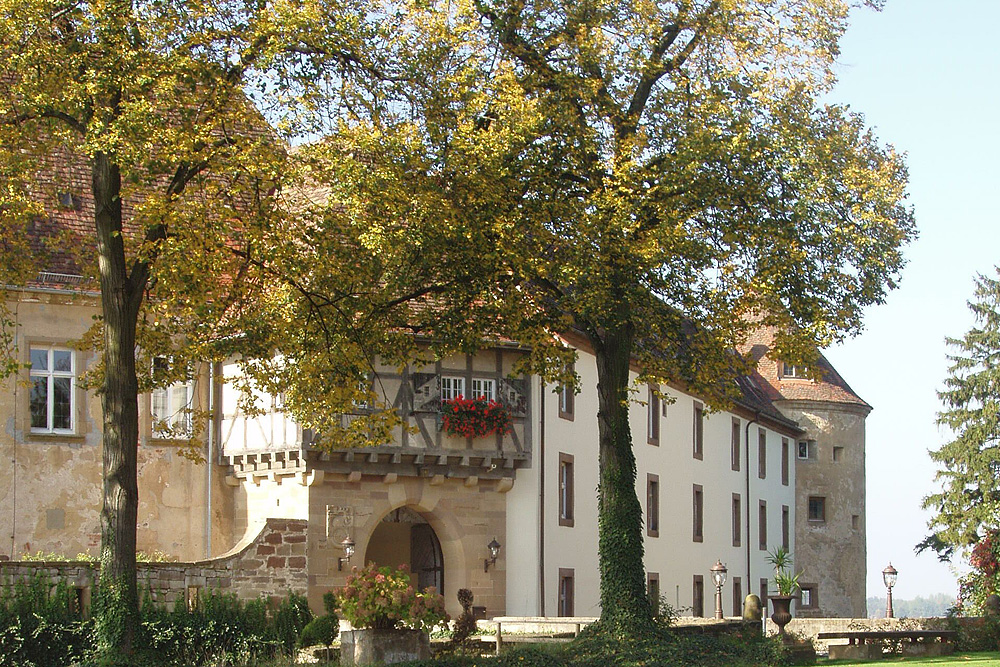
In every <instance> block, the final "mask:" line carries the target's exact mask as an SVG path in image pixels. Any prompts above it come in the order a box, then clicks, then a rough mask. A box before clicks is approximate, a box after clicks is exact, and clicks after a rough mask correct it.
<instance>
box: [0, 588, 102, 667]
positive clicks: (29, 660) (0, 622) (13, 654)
mask: <svg viewBox="0 0 1000 667" xmlns="http://www.w3.org/2000/svg"><path fill="white" fill-rule="evenodd" d="M92 637H93V622H92V621H90V620H88V619H84V618H82V617H81V614H80V610H79V609H77V606H76V593H75V591H74V590H73V589H72V588H71V587H70V586H68V585H67V584H66V583H65V582H59V583H57V584H55V585H52V583H51V581H50V580H49V578H48V577H46V576H44V575H41V574H36V575H35V576H33V577H31V578H29V579H26V580H19V581H18V582H17V583H15V584H13V585H6V586H4V587H3V588H2V589H0V667H8V666H10V667H13V666H15V665H16V666H17V667H35V666H38V667H43V666H44V667H61V666H62V665H70V664H72V663H74V662H77V661H79V660H80V659H82V658H83V657H84V656H85V655H86V653H87V652H88V651H89V650H90V649H91V647H92Z"/></svg>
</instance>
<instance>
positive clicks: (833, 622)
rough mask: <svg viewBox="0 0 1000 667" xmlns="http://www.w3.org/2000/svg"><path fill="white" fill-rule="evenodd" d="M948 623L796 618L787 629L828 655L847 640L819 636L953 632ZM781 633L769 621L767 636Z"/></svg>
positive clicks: (935, 620) (937, 620)
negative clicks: (860, 632)
mask: <svg viewBox="0 0 1000 667" xmlns="http://www.w3.org/2000/svg"><path fill="white" fill-rule="evenodd" d="M958 622H959V623H960V624H976V623H979V619H977V618H960V619H958ZM949 629H950V627H949V625H948V619H947V618H942V617H933V618H793V619H792V621H791V622H790V623H789V624H788V625H786V626H785V630H786V631H787V632H790V633H794V634H796V635H799V636H802V637H809V638H810V639H812V640H813V644H814V645H815V646H816V651H817V652H819V653H826V652H827V651H828V650H829V645H830V644H846V643H847V640H846V639H832V640H829V641H821V640H818V639H816V635H818V634H819V633H821V632H847V631H851V630H949ZM776 632H778V626H776V625H775V624H774V623H773V622H771V620H770V619H768V621H767V634H769V635H771V634H775V633H776Z"/></svg>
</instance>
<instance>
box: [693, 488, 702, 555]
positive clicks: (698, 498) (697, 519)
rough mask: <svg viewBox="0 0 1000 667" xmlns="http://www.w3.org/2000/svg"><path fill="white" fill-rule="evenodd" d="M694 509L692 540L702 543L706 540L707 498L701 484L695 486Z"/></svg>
mask: <svg viewBox="0 0 1000 667" xmlns="http://www.w3.org/2000/svg"><path fill="white" fill-rule="evenodd" d="M692 504H693V507H692V510H693V511H692V524H693V535H692V539H693V540H694V541H695V542H701V541H702V540H704V539H705V497H704V492H703V490H702V487H701V484H695V485H694V493H693V503H692Z"/></svg>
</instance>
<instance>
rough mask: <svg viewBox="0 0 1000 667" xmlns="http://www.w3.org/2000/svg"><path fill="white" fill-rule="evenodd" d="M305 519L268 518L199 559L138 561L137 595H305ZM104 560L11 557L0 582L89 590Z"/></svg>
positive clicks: (172, 599) (0, 569) (1, 567)
mask: <svg viewBox="0 0 1000 667" xmlns="http://www.w3.org/2000/svg"><path fill="white" fill-rule="evenodd" d="M306 528H307V523H306V522H305V521H299V520H293V519H268V520H267V521H266V522H265V524H264V526H263V528H262V529H261V531H260V532H259V533H258V534H257V535H256V536H255V537H253V538H250V539H246V540H244V541H242V542H241V543H240V544H238V545H237V546H236V547H235V548H234V549H232V550H231V551H230V552H228V553H226V554H223V555H222V556H219V557H218V558H212V559H209V560H203V561H197V562H189V563H185V562H163V563H138V564H137V579H138V586H139V594H140V595H143V594H144V592H148V593H149V595H150V596H151V597H152V599H153V600H154V601H155V602H157V603H160V604H164V605H167V606H168V607H173V606H174V605H176V604H177V603H178V602H181V601H184V602H185V603H188V604H190V603H192V602H193V601H194V599H196V597H197V595H198V594H199V591H201V590H202V589H205V590H212V589H219V590H222V591H225V592H231V593H235V594H236V595H237V596H238V597H239V598H240V599H243V600H254V599H257V598H261V597H264V598H271V597H276V598H282V597H285V596H286V595H288V593H289V592H292V593H298V594H300V595H305V594H306V592H307V586H308V574H307V571H306V568H307V566H308V558H309V555H308V553H307V550H306V543H307V540H306V534H307V530H306ZM99 570H100V564H99V563H96V562H90V561H8V562H3V563H0V583H2V584H3V585H10V584H11V583H13V582H15V581H18V580H24V579H28V578H31V577H33V576H38V575H41V576H46V577H49V578H50V579H53V580H62V581H65V582H67V583H68V584H69V585H71V586H74V587H76V588H78V589H82V590H84V591H88V594H89V589H90V588H91V587H92V586H94V584H95V583H96V581H97V578H98V572H99Z"/></svg>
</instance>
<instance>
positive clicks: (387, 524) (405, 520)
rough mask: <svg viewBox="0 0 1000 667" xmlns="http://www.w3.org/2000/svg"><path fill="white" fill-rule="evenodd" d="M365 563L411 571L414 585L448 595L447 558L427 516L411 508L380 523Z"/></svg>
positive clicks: (395, 513) (366, 553)
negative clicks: (432, 588)
mask: <svg viewBox="0 0 1000 667" xmlns="http://www.w3.org/2000/svg"><path fill="white" fill-rule="evenodd" d="M364 562H365V563H368V562H374V563H375V564H376V565H378V566H379V567H382V566H386V565H387V566H389V567H399V566H400V565H402V564H403V563H405V564H407V565H408V566H409V567H410V572H411V573H412V575H413V583H415V584H417V586H419V587H420V588H421V589H424V588H426V587H428V586H434V587H435V588H436V589H437V590H438V592H443V591H444V554H443V553H442V551H441V542H440V541H439V540H438V536H437V534H435V532H434V529H433V528H432V527H431V525H430V524H429V523H428V522H427V519H425V518H424V517H423V516H421V515H420V514H419V513H417V512H415V511H414V510H412V509H410V508H408V507H399V508H397V509H394V510H392V511H391V512H389V513H388V514H386V515H385V516H384V517H382V520H381V521H380V522H379V524H378V526H377V527H376V528H375V531H374V532H373V533H372V536H371V539H369V540H368V548H367V549H366V550H365V558H364Z"/></svg>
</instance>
